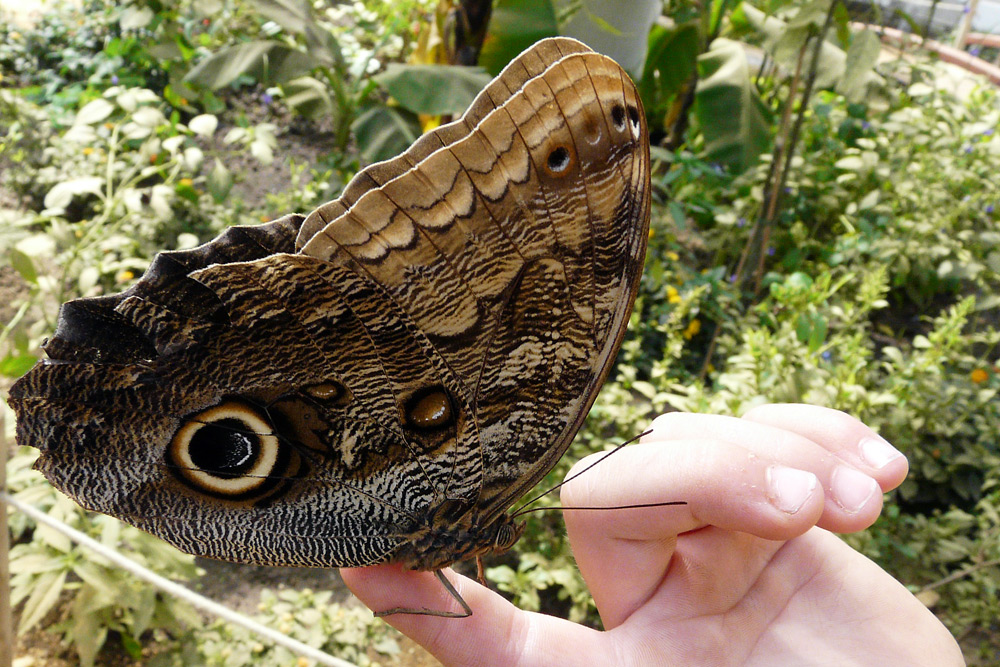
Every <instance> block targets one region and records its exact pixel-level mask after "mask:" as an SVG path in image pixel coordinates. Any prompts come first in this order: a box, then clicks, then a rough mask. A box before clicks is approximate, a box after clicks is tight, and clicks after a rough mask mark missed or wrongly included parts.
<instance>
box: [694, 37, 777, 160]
mask: <svg viewBox="0 0 1000 667" xmlns="http://www.w3.org/2000/svg"><path fill="white" fill-rule="evenodd" d="M698 75H699V81H698V88H697V89H696V92H695V107H694V108H695V115H696V117H697V118H698V122H699V123H700V125H701V130H702V133H703V134H704V136H705V153H706V158H707V159H708V160H710V161H713V162H719V163H722V164H725V165H728V166H731V167H734V168H736V169H737V170H739V171H743V170H746V169H748V168H749V167H751V166H753V165H754V164H755V163H756V161H757V158H758V157H759V156H760V154H761V153H763V152H765V151H767V150H769V149H770V147H771V114H770V112H769V111H768V109H767V107H765V106H764V103H763V102H762V101H761V99H760V97H759V96H758V94H757V89H756V88H755V87H754V86H753V83H752V81H751V80H750V67H749V65H748V64H747V58H746V53H745V52H744V51H743V47H742V46H741V45H740V44H739V43H737V42H733V41H730V40H728V39H717V40H715V41H714V42H713V43H712V48H711V49H710V50H709V51H707V52H705V53H703V54H702V55H701V56H699V57H698Z"/></svg>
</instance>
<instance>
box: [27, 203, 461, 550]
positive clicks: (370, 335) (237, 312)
mask: <svg viewBox="0 0 1000 667" xmlns="http://www.w3.org/2000/svg"><path fill="white" fill-rule="evenodd" d="M302 220H303V218H302V217H301V216H293V217H289V218H287V219H283V220H280V221H276V222H273V223H269V224H267V225H262V226H261V227H255V228H233V229H231V230H229V231H227V232H226V233H225V234H224V235H223V236H222V237H220V238H219V239H216V240H215V241H213V242H212V243H210V244H207V245H206V246H203V247H202V248H198V249H196V250H192V251H185V252H176V253H163V254H161V255H159V256H158V257H157V259H156V260H155V261H154V263H153V265H152V266H151V268H150V270H149V271H148V272H147V274H146V275H145V276H144V277H143V278H142V279H141V280H140V281H139V282H138V283H137V284H136V285H135V286H134V287H133V288H132V289H130V290H128V291H127V292H125V293H122V294H120V295H116V296H114V297H102V298H100V299H80V300H77V301H74V302H70V303H69V304H67V305H66V306H64V308H63V309H62V311H61V313H60V323H59V327H58V330H57V333H56V334H55V335H54V336H53V338H52V340H50V341H49V342H47V343H46V346H45V348H46V351H47V353H48V354H49V357H50V358H49V360H47V361H45V362H42V363H39V364H37V365H36V366H35V367H34V368H33V369H32V370H31V371H30V372H29V373H28V374H27V375H25V376H24V377H23V378H22V379H21V380H19V381H18V382H17V383H16V384H15V386H14V387H13V388H12V390H11V395H10V402H11V405H12V407H13V408H14V410H15V412H16V414H17V418H18V423H17V429H18V433H17V435H18V441H19V442H21V443H23V444H30V445H33V446H35V447H38V448H39V449H40V450H42V456H41V457H40V458H39V460H38V462H37V464H36V467H37V468H38V469H39V470H41V471H42V472H43V473H44V474H45V475H46V477H47V478H48V479H49V480H50V481H51V482H52V483H53V484H54V485H55V486H56V487H57V488H59V489H61V490H62V491H64V492H65V493H66V494H67V495H69V496H70V497H72V498H73V499H74V500H76V501H77V502H79V503H80V504H81V505H83V506H84V507H87V508H88V509H92V510H95V511H99V512H104V513H107V514H111V515H114V516H118V517H120V518H122V519H123V520H125V521H127V522H129V523H131V524H133V525H136V526H138V527H140V528H142V529H144V530H147V531H149V532H151V533H153V534H155V535H158V536H160V537H162V538H164V539H165V540H167V541H169V542H171V543H172V544H174V545H176V546H178V547H179V548H181V549H183V550H185V551H187V552H189V553H194V554H197V555H205V556H212V557H216V558H222V559H226V560H233V561H242V562H254V563H263V564H273V565H274V564H284V565H312V566H343V565H365V564H370V563H374V562H379V561H383V560H386V559H387V558H388V557H389V554H391V553H392V552H393V551H394V550H395V549H397V548H398V547H399V545H400V544H401V543H402V542H403V541H405V540H406V539H407V538H408V537H409V536H410V535H411V534H412V533H413V531H414V530H415V527H416V526H418V525H420V524H421V520H422V518H423V517H424V516H425V515H426V511H427V509H426V508H427V507H428V506H429V505H433V506H435V507H438V506H441V505H442V504H443V503H444V497H443V496H444V493H443V491H442V489H444V488H445V487H446V486H447V481H446V479H447V476H448V475H451V474H452V473H453V471H454V469H455V464H454V462H453V460H452V459H453V454H452V452H453V451H454V450H456V449H457V448H458V446H453V443H456V442H457V441H459V439H460V438H464V439H465V440H466V441H468V440H470V439H471V438H473V437H474V434H475V431H474V429H470V428H468V427H467V426H466V425H465V423H466V421H467V419H468V415H469V414H470V412H471V411H470V410H469V408H468V406H457V405H452V403H451V402H450V401H451V400H452V399H451V398H450V396H452V395H453V392H450V391H448V390H446V389H445V388H444V387H445V385H446V384H449V385H451V386H454V384H455V382H454V380H453V379H452V378H450V376H449V375H448V372H447V369H444V368H443V367H441V365H440V364H437V365H435V361H436V359H437V357H436V356H435V354H434V352H433V349H431V348H430V346H429V344H428V343H427V341H426V339H425V337H423V336H422V335H421V334H420V332H419V331H417V330H415V329H414V328H413V325H412V322H409V321H408V320H407V319H406V318H405V317H404V316H401V315H400V314H399V313H398V312H396V311H395V310H394V307H393V304H392V303H391V302H389V301H387V300H386V299H385V297H384V294H382V292H381V291H380V290H379V288H378V286H377V285H374V284H372V283H371V282H370V281H368V280H366V279H363V278H360V277H359V276H357V275H356V274H354V273H353V272H352V271H350V270H348V269H345V268H344V267H338V266H335V265H332V264H330V263H327V262H323V261H321V260H317V259H315V258H310V257H305V256H298V255H294V254H288V252H287V251H289V250H291V249H292V248H293V245H294V239H295V235H296V233H297V231H298V229H299V227H300V225H301V223H302ZM254 238H263V239H266V240H277V241H279V242H276V243H271V244H270V245H265V244H259V243H255V242H253V239H254ZM234 255H235V256H237V257H244V258H250V259H251V260H252V261H229V258H230V257H232V256H234ZM254 257H259V259H253V258H254ZM119 341H125V342H126V343H127V342H128V341H135V343H133V344H127V345H126V346H125V347H124V348H123V349H119V347H118V345H119ZM421 346H423V347H421ZM459 444H460V445H461V446H463V447H464V449H465V450H467V451H471V450H472V449H473V447H472V444H471V442H464V443H459ZM442 471H443V472H442ZM442 478H445V479H444V481H442ZM400 489H402V490H400Z"/></svg>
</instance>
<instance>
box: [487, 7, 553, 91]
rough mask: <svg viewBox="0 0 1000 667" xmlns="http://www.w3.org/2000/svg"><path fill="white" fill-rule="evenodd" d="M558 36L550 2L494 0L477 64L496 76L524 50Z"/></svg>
mask: <svg viewBox="0 0 1000 667" xmlns="http://www.w3.org/2000/svg"><path fill="white" fill-rule="evenodd" d="M558 34H559V26H558V25H557V23H556V12H555V9H553V7H552V2H551V0H496V2H495V3H494V4H493V15H492V16H491V18H490V25H489V29H488V30H487V32H486V39H484V40H483V48H482V51H480V52H479V64H480V65H482V66H483V67H485V68H486V70H487V71H488V72H489V73H490V74H492V75H493V76H496V75H497V74H499V73H500V70H502V69H503V68H504V67H506V65H507V63H509V62H510V61H511V60H513V59H514V58H516V57H517V56H518V55H519V54H520V53H521V52H522V51H524V50H525V49H526V48H528V47H529V46H531V45H532V44H534V43H535V42H537V41H539V40H542V39H545V38H546V37H555V36H556V35H558Z"/></svg>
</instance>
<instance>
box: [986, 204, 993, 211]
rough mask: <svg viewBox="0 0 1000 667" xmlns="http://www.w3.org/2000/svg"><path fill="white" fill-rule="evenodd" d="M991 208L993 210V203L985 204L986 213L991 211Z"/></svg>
mask: <svg viewBox="0 0 1000 667" xmlns="http://www.w3.org/2000/svg"><path fill="white" fill-rule="evenodd" d="M993 210H994V209H993V204H987V205H986V212H987V213H993Z"/></svg>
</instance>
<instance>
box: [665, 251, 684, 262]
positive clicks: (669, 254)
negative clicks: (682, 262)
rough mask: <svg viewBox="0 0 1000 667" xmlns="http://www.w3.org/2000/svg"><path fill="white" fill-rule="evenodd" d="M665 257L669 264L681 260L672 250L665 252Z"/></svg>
mask: <svg viewBox="0 0 1000 667" xmlns="http://www.w3.org/2000/svg"><path fill="white" fill-rule="evenodd" d="M665 256H666V258H667V259H669V260H670V261H671V262H676V261H677V260H679V259H680V258H681V256H680V255H678V254H677V253H676V252H674V251H673V250H668V251H667V252H666V254H665Z"/></svg>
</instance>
